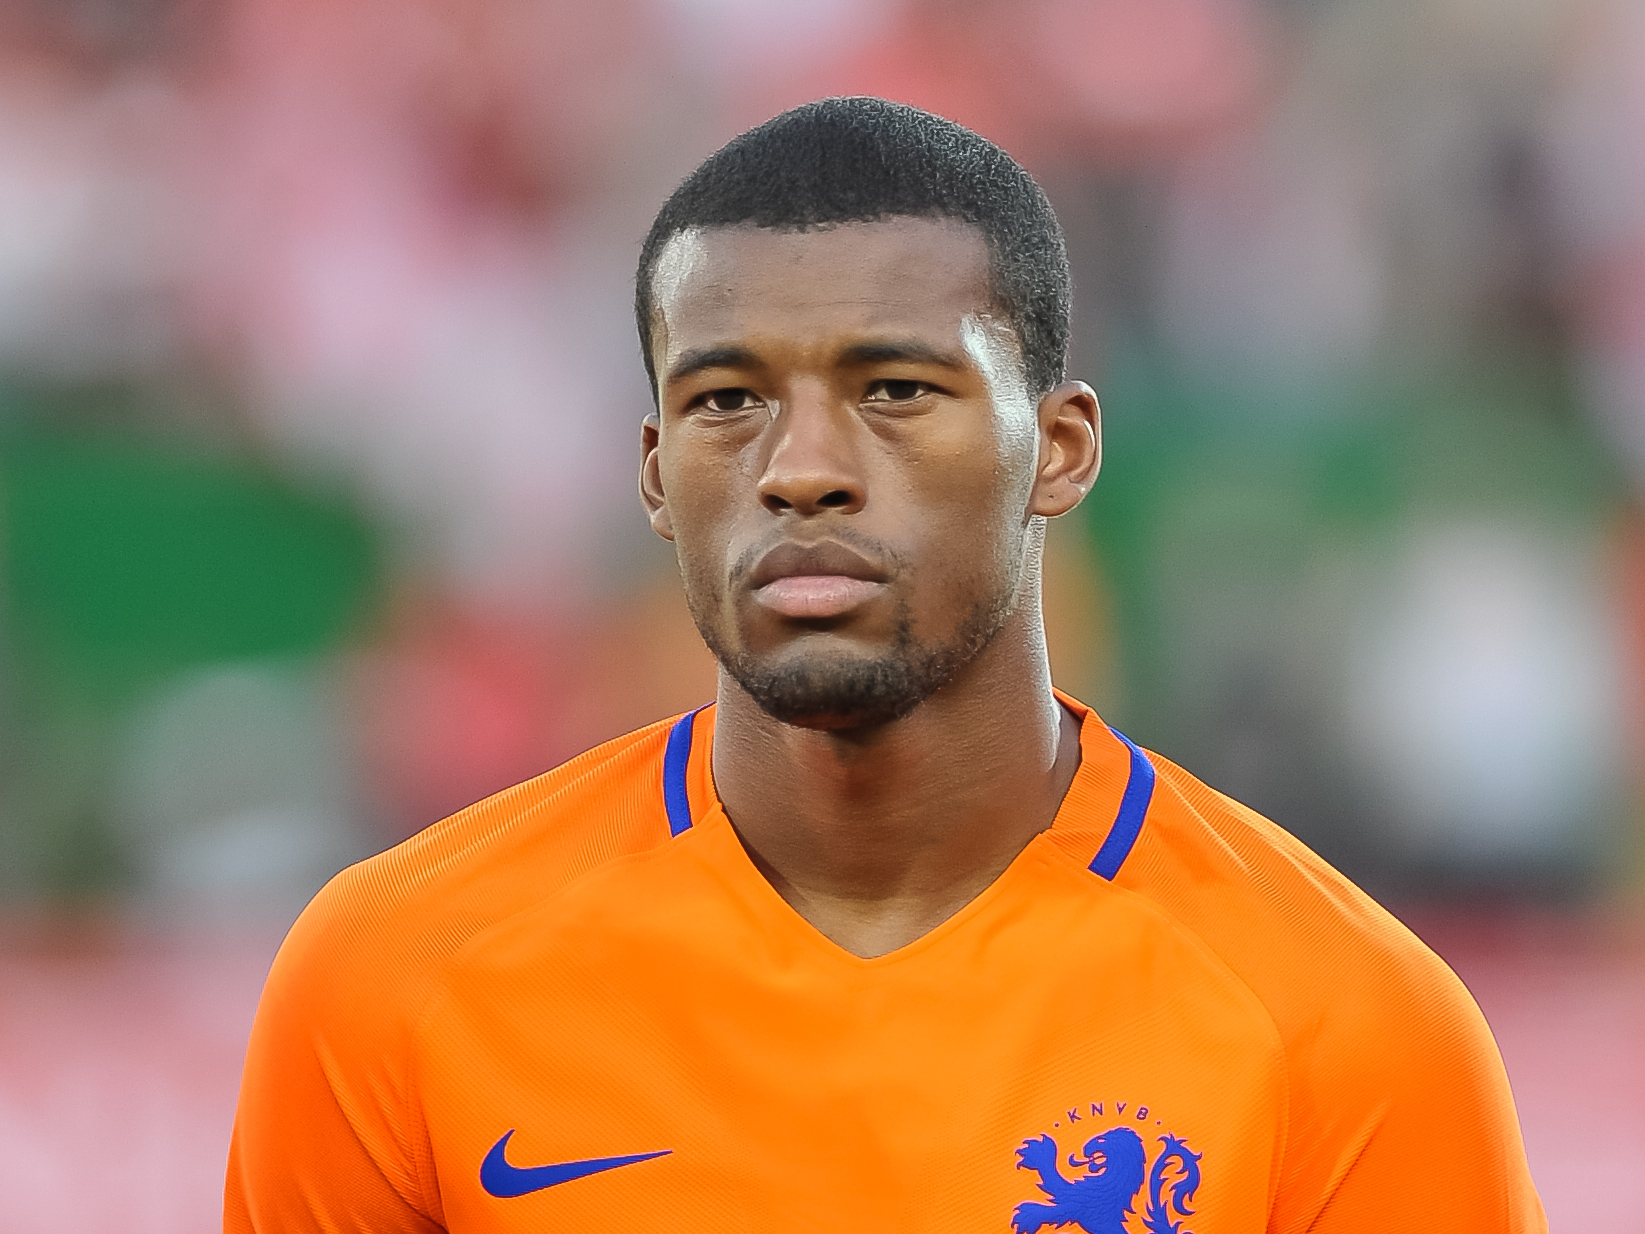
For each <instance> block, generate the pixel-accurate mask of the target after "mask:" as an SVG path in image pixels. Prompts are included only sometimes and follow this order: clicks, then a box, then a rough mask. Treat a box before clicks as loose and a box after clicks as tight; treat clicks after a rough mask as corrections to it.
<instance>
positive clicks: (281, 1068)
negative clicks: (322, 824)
mask: <svg viewBox="0 0 1645 1234" xmlns="http://www.w3.org/2000/svg"><path fill="white" fill-rule="evenodd" d="M348 877H349V875H348V874H347V873H345V875H342V876H339V880H334V881H333V884H332V885H331V886H329V887H327V888H326V890H324V891H322V892H321V893H320V895H319V896H318V897H316V900H315V902H314V903H313V904H311V905H310V906H309V908H308V909H307V910H305V912H304V913H303V915H302V917H300V918H299V919H298V922H297V924H296V925H295V926H294V927H293V928H292V931H291V933H290V935H289V936H288V937H287V939H286V942H285V944H284V945H283V946H282V947H281V949H280V953H279V955H278V956H277V957H276V959H275V962H274V967H273V969H272V970H271V972H270V974H269V978H268V982H267V984H266V985H265V987H264V990H263V997H262V1001H261V1003H260V1004H259V1006H258V1010H257V1018H256V1021H255V1024H254V1026H253V1029H252V1035H251V1042H250V1046H249V1048H248V1051H247V1056H246V1068H245V1074H244V1077H243V1079H242V1081H241V1088H240V1103H239V1108H238V1110H237V1112H236V1115H235V1121H234V1134H233V1139H232V1141H231V1144H230V1149H229V1168H228V1178H227V1184H226V1189H225V1196H224V1217H223V1227H224V1230H225V1234H253V1232H255V1234H305V1232H308V1231H315V1232H318V1231H325V1232H326V1234H335V1232H342V1231H348V1232H350V1234H353V1232H355V1231H359V1232H361V1234H364V1232H365V1231H370V1232H371V1234H432V1232H434V1231H439V1230H442V1229H443V1228H444V1227H443V1225H442V1224H441V1221H440V1215H439V1213H438V1211H437V1210H436V1204H435V1203H433V1202H431V1201H430V1193H431V1192H433V1190H434V1187H433V1180H432V1178H431V1177H430V1175H431V1174H432V1170H431V1169H430V1168H427V1167H424V1168H423V1169H422V1170H421V1171H420V1170H419V1166H418V1158H419V1155H420V1154H419V1151H418V1147H417V1140H418V1134H419V1133H418V1126H417V1124H416V1122H415V1114H414V1113H413V1110H414V1106H413V1104H412V1101H411V1096H410V1094H409V1093H408V1092H407V1079H406V1076H405V1075H404V1072H405V1070H406V1064H405V1060H406V1051H405V1050H404V1049H403V1048H402V1047H403V1042H402V1040H401V1038H402V1037H403V1035H404V1033H405V1032H406V1031H407V1030H408V1029H409V1024H408V1023H407V1020H408V1017H407V1014H406V1009H405V1006H404V1003H403V1002H402V1000H401V995H402V994H403V986H404V984H405V983H404V980H403V978H404V976H405V974H404V968H403V965H395V964H393V963H392V962H391V959H390V958H389V957H380V956H377V955H375V954H374V951H375V948H373V947H371V946H370V945H369V944H367V945H365V946H362V945H361V943H362V940H361V939H360V938H359V936H358V935H359V931H357V930H351V929H350V928H349V927H350V924H351V923H350V921H349V916H350V912H349V909H350V905H349V904H348V903H347V901H348V900H349V898H350V897H349V894H348V891H347V889H346V887H339V885H338V884H339V882H340V881H344V880H347V879H348ZM350 935H354V937H352V938H351V937H350ZM385 967H387V968H388V969H389V970H390V971H391V972H392V971H394V970H395V969H398V970H399V976H400V977H401V979H402V980H400V981H398V982H396V981H393V980H385V973H384V972H383V971H382V970H383V969H384V968H385ZM374 970H376V971H374ZM422 1159H423V1160H424V1161H426V1160H427V1156H426V1153H425V1154H422Z"/></svg>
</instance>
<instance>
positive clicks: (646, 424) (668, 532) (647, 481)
mask: <svg viewBox="0 0 1645 1234" xmlns="http://www.w3.org/2000/svg"><path fill="white" fill-rule="evenodd" d="M661 445H662V421H661V420H660V419H659V418H658V416H657V413H656V412H652V413H651V414H650V415H648V416H647V417H646V418H645V419H644V420H642V421H640V504H641V505H643V506H644V507H645V514H646V517H647V518H648V519H650V520H651V530H652V531H655V532H656V533H657V534H658V535H659V536H661V537H662V538H663V539H665V540H672V539H673V538H674V520H673V519H672V518H670V517H669V514H668V497H667V495H666V494H664V492H663V471H662V459H661V455H660V454H659V452H658V451H659V449H660V447H661Z"/></svg>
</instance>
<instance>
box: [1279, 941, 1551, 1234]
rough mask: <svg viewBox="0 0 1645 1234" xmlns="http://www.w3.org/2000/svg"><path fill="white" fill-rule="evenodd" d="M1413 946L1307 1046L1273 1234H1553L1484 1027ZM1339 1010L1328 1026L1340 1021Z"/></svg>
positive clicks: (1432, 961)
mask: <svg viewBox="0 0 1645 1234" xmlns="http://www.w3.org/2000/svg"><path fill="white" fill-rule="evenodd" d="M1418 948H1421V944H1420V943H1417V942H1416V940H1415V939H1411V940H1410V945H1409V946H1408V947H1402V948H1400V950H1399V952H1397V953H1395V954H1394V955H1392V956H1389V957H1386V959H1387V960H1388V962H1389V966H1390V967H1392V968H1394V969H1395V970H1396V971H1393V972H1381V973H1378V972H1370V973H1367V974H1365V980H1364V993H1365V994H1366V995H1368V996H1369V997H1367V998H1365V999H1364V1000H1363V1001H1361V1002H1360V1004H1359V1006H1357V1007H1353V1008H1350V1009H1348V1010H1350V1011H1351V1013H1352V1014H1351V1015H1350V1016H1343V1017H1341V1018H1340V1021H1339V1022H1338V1023H1334V1024H1333V1023H1330V1022H1328V1020H1327V1021H1324V1022H1321V1023H1320V1025H1319V1026H1318V1030H1319V1031H1318V1032H1317V1033H1316V1034H1315V1035H1313V1036H1312V1037H1311V1038H1310V1039H1305V1040H1299V1041H1297V1042H1296V1043H1295V1049H1296V1050H1297V1052H1298V1054H1299V1055H1300V1057H1298V1058H1297V1059H1295V1060H1293V1067H1294V1069H1295V1073H1296V1074H1297V1076H1298V1078H1299V1079H1302V1080H1304V1083H1303V1084H1301V1085H1298V1090H1299V1091H1296V1092H1294V1094H1293V1107H1292V1118H1291V1126H1292V1132H1291V1136H1290V1142H1289V1144H1288V1145H1287V1150H1286V1167H1285V1170H1284V1174H1283V1176H1282V1185H1281V1189H1280V1193H1279V1195H1278V1197H1277V1202H1276V1205H1275V1214H1274V1217H1275V1219H1274V1221H1273V1223H1272V1228H1273V1230H1274V1231H1275V1234H1280V1232H1284V1234H1291V1232H1295V1234H1302V1232H1303V1231H1308V1232H1309V1234H1384V1232H1385V1231H1388V1230H1418V1229H1420V1230H1425V1231H1431V1232H1432V1234H1546V1231H1547V1228H1548V1225H1547V1219H1546V1217H1545V1216H1544V1215H1543V1211H1542V1205H1541V1202H1540V1201H1539V1200H1538V1198H1537V1194H1536V1189H1535V1187H1534V1186H1533V1185H1532V1182H1531V1177H1530V1171H1529V1169H1528V1167H1527V1165H1526V1161H1525V1149H1524V1145H1523V1143H1522V1140H1521V1137H1520V1129H1519V1120H1518V1117H1517V1115H1516V1114H1515V1111H1514V1102H1513V1097H1512V1095H1511V1093H1510V1092H1509V1088H1508V1077H1507V1074H1506V1073H1505V1071H1504V1069H1503V1066H1502V1060H1501V1057H1500V1055H1499V1054H1498V1052H1497V1048H1496V1043H1495V1042H1494V1041H1493V1040H1492V1038H1491V1033H1490V1029H1489V1028H1488V1027H1487V1026H1486V1023H1485V1018H1484V1016H1483V1015H1481V1014H1480V1011H1479V1008H1478V1007H1477V1006H1476V1005H1475V1003H1474V1000H1473V998H1472V997H1471V996H1470V995H1469V993H1468V991H1467V990H1466V989H1465V988H1464V987H1463V985H1462V982H1461V981H1459V980H1458V979H1457V978H1456V976H1455V975H1454V974H1453V973H1451V971H1450V970H1449V969H1448V968H1446V967H1445V965H1444V963H1443V962H1442V961H1440V960H1439V958H1438V957H1437V956H1434V955H1433V954H1432V953H1431V952H1428V951H1427V950H1426V948H1421V950H1420V951H1418V950H1417V949H1418ZM1329 1014H1330V1013H1328V1017H1329Z"/></svg>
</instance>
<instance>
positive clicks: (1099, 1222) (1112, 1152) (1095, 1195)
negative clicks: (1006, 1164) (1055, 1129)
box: [1011, 1107, 1201, 1234]
mask: <svg viewBox="0 0 1645 1234" xmlns="http://www.w3.org/2000/svg"><path fill="white" fill-rule="evenodd" d="M1097 1108H1098V1107H1093V1112H1095V1110H1096V1109H1097ZM1146 1112H1147V1110H1146V1107H1145V1108H1144V1110H1143V1113H1146ZM1159 1144H1160V1148H1159V1151H1158V1152H1157V1154H1155V1156H1154V1160H1153V1167H1152V1169H1150V1168H1149V1161H1148V1155H1149V1153H1148V1146H1147V1145H1146V1144H1145V1143H1144V1142H1143V1139H1142V1137H1141V1136H1140V1135H1138V1134H1137V1133H1136V1132H1135V1131H1133V1130H1132V1129H1131V1128H1130V1127H1127V1126H1123V1125H1122V1126H1118V1127H1112V1128H1110V1129H1109V1130H1107V1131H1104V1132H1101V1133H1100V1134H1098V1135H1094V1136H1091V1137H1090V1138H1088V1139H1087V1140H1086V1141H1085V1143H1084V1144H1083V1145H1082V1146H1081V1148H1080V1153H1079V1155H1078V1156H1075V1155H1074V1154H1073V1153H1069V1154H1068V1168H1069V1170H1070V1171H1072V1172H1073V1177H1068V1176H1067V1175H1065V1174H1063V1172H1062V1170H1061V1169H1060V1168H1059V1166H1058V1164H1057V1156H1058V1152H1059V1150H1058V1148H1057V1142H1056V1141H1055V1140H1054V1139H1052V1138H1051V1137H1050V1136H1049V1135H1040V1136H1035V1137H1034V1138H1033V1139H1030V1140H1024V1141H1023V1143H1022V1147H1021V1148H1019V1149H1017V1168H1018V1169H1019V1170H1032V1171H1033V1172H1034V1173H1035V1174H1038V1175H1039V1189H1040V1190H1041V1191H1043V1192H1045V1194H1046V1195H1047V1196H1048V1197H1049V1202H1038V1203H1036V1202H1029V1203H1026V1204H1019V1205H1017V1209H1016V1211H1015V1212H1014V1213H1012V1214H1011V1228H1012V1229H1013V1230H1015V1231H1016V1234H1035V1232H1036V1231H1038V1230H1043V1229H1045V1228H1046V1227H1047V1226H1050V1227H1052V1228H1060V1227H1068V1226H1073V1227H1074V1228H1075V1229H1080V1230H1084V1231H1086V1234H1131V1231H1132V1229H1133V1227H1132V1226H1130V1225H1128V1224H1127V1218H1129V1217H1131V1216H1132V1215H1134V1214H1135V1213H1136V1204H1137V1200H1138V1198H1139V1193H1140V1192H1141V1191H1142V1189H1143V1184H1144V1183H1146V1184H1147V1185H1148V1195H1147V1199H1146V1200H1145V1201H1144V1204H1143V1211H1142V1228H1143V1229H1144V1230H1146V1231H1147V1234H1193V1232H1192V1231H1191V1230H1187V1229H1185V1228H1184V1226H1183V1221H1184V1220H1185V1219H1186V1218H1188V1217H1191V1216H1193V1214H1194V1210H1193V1209H1192V1208H1190V1207H1189V1205H1190V1204H1192V1203H1193V1200H1194V1193H1195V1192H1196V1191H1198V1190H1199V1182H1200V1172H1199V1161H1200V1156H1201V1154H1199V1153H1196V1152H1194V1151H1193V1150H1192V1149H1190V1148H1189V1147H1188V1145H1187V1144H1185V1143H1183V1141H1181V1140H1179V1139H1177V1137H1176V1136H1174V1135H1170V1134H1166V1135H1162V1136H1160V1137H1159Z"/></svg>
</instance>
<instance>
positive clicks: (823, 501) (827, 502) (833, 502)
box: [817, 488, 851, 509]
mask: <svg viewBox="0 0 1645 1234" xmlns="http://www.w3.org/2000/svg"><path fill="white" fill-rule="evenodd" d="M817 504H818V505H819V506H823V507H825V508H827V509H836V508H838V507H840V506H848V505H850V504H851V494H850V493H848V492H846V491H845V490H844V489H843V488H837V489H834V490H833V491H832V492H827V493H824V494H823V495H822V496H821V497H820V498H819V499H818V501H817Z"/></svg>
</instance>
